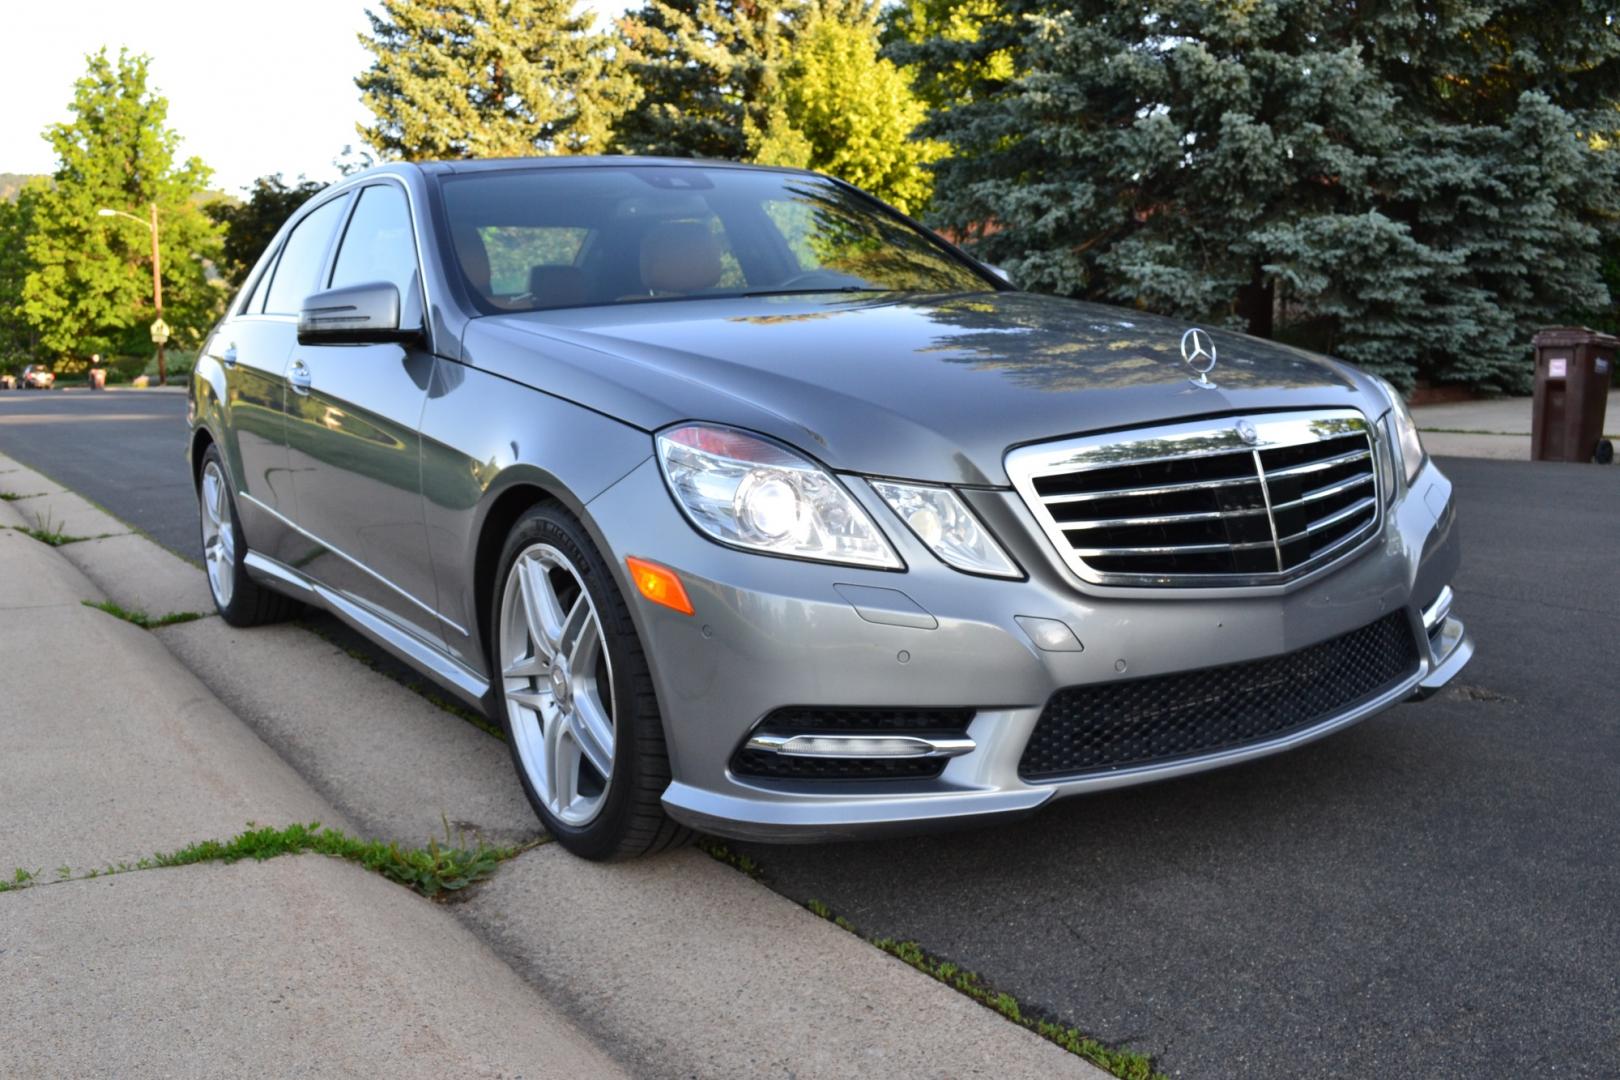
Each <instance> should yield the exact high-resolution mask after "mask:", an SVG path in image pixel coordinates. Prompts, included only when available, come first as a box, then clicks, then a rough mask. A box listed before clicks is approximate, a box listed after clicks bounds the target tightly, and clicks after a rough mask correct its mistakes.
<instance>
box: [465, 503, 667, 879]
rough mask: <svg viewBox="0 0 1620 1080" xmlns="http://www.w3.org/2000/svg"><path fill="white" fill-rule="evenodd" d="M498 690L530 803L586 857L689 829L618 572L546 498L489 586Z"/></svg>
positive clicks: (628, 850)
mask: <svg viewBox="0 0 1620 1080" xmlns="http://www.w3.org/2000/svg"><path fill="white" fill-rule="evenodd" d="M492 586H493V588H492V589H491V592H492V594H493V595H492V597H491V599H492V601H493V602H492V603H491V606H490V609H489V621H488V623H487V624H486V625H487V626H488V632H489V637H488V639H487V640H488V641H489V642H490V652H491V657H490V659H491V661H492V662H493V667H494V677H495V679H494V681H495V688H496V693H495V695H494V701H493V704H494V706H495V708H496V714H497V715H498V716H499V718H500V721H501V723H502V724H503V725H504V726H505V728H506V735H507V741H508V743H509V744H510V746H511V750H512V760H513V762H514V763H515V764H516V765H517V771H518V777H519V779H520V780H521V781H522V783H523V790H524V793H525V794H526V795H527V796H528V797H529V803H530V805H532V806H533V807H534V809H535V813H536V814H537V815H539V817H540V820H541V821H542V822H543V823H544V824H545V826H546V829H547V830H548V831H549V832H550V833H551V834H552V835H553V836H555V837H556V838H557V840H558V842H559V843H561V844H562V845H563V846H564V847H566V848H568V849H569V850H570V851H572V852H574V853H575V854H577V855H583V856H585V857H586V858H590V859H615V858H624V857H627V856H631V855H640V854H644V853H646V852H650V851H658V850H661V849H663V848H667V847H669V846H670V845H672V844H676V843H680V842H681V841H682V840H684V839H685V838H686V837H687V836H689V835H690V833H688V831H687V830H686V829H684V828H682V827H681V826H679V825H677V824H675V822H673V821H671V820H670V819H669V818H668V817H667V816H665V814H664V811H663V804H662V802H661V799H662V797H663V794H664V789H665V788H667V787H668V786H669V759H668V757H667V755H666V754H665V751H664V728H663V720H662V718H661V717H660V716H659V714H658V699H657V695H656V694H655V693H654V692H653V685H652V672H651V671H650V670H649V668H648V666H647V658H646V656H645V655H644V654H643V652H642V649H641V642H640V639H639V638H638V636H637V634H636V628H635V624H634V621H633V620H632V619H631V617H630V608H629V606H628V605H627V604H626V603H625V599H624V594H623V593H622V592H620V590H619V588H618V586H617V585H616V584H615V582H614V578H613V572H612V570H611V569H610V568H609V566H608V564H607V562H606V561H605V560H604V559H603V558H602V555H601V553H600V552H598V551H597V549H596V546H595V544H593V543H592V541H591V538H590V535H589V534H588V533H587V532H586V531H585V528H584V527H583V526H582V525H581V524H580V523H579V521H578V519H577V518H575V517H574V516H573V515H572V514H570V513H568V511H566V510H565V509H563V508H562V507H561V506H558V505H557V504H555V503H542V504H540V505H538V506H535V507H534V508H532V509H531V510H529V511H527V512H526V513H524V514H523V515H522V516H521V517H519V518H518V519H517V521H516V522H514V523H513V525H512V529H511V532H510V533H509V534H508V536H507V539H506V545H505V547H504V549H503V550H502V552H501V558H500V562H499V563H498V564H497V570H496V573H495V576H494V580H493V582H492Z"/></svg>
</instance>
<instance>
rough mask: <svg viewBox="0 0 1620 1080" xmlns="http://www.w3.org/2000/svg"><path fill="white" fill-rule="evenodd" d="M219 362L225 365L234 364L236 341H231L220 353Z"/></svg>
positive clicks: (231, 365)
mask: <svg viewBox="0 0 1620 1080" xmlns="http://www.w3.org/2000/svg"><path fill="white" fill-rule="evenodd" d="M219 362H220V363H222V364H224V365H225V366H226V367H235V366H236V342H234V341H233V342H231V343H230V344H229V345H227V346H226V347H225V351H224V352H223V353H222V354H220V358H219Z"/></svg>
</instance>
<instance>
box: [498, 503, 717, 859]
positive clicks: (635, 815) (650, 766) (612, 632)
mask: <svg viewBox="0 0 1620 1080" xmlns="http://www.w3.org/2000/svg"><path fill="white" fill-rule="evenodd" d="M536 544H545V545H549V546H550V547H552V548H554V549H556V550H557V551H558V552H561V553H562V554H563V555H565V556H566V557H567V558H568V560H569V561H570V562H572V563H573V565H574V567H576V568H578V570H579V572H580V576H581V578H582V583H583V586H584V588H585V590H586V591H587V592H588V593H589V594H590V600H591V603H592V604H593V606H594V607H595V609H596V615H597V619H598V621H599V623H600V626H601V638H602V644H603V646H604V648H605V649H606V651H607V655H608V658H609V661H610V665H611V667H610V670H611V673H612V678H611V693H612V701H613V709H612V712H613V730H614V740H613V773H612V778H611V780H610V782H609V783H608V784H607V786H606V792H605V795H604V797H603V802H602V806H601V809H600V810H599V811H598V812H597V814H596V816H595V817H594V818H593V819H592V820H591V821H590V822H588V823H587V824H584V825H579V826H575V825H570V824H567V823H565V822H563V821H561V820H559V819H558V818H557V817H556V816H555V815H553V814H552V813H551V811H550V810H548V809H547V807H546V805H545V803H544V801H543V799H542V798H541V796H540V795H539V794H538V793H537V792H536V790H535V788H534V786H533V784H532V783H531V782H530V778H529V775H528V771H527V769H526V768H525V765H524V762H523V759H522V757H521V756H520V754H519V750H518V739H517V734H516V732H514V730H513V719H512V717H513V713H514V711H515V710H514V709H512V708H510V707H508V704H507V698H506V680H505V679H503V678H502V677H501V673H500V665H501V658H500V655H501V636H500V634H501V620H502V618H503V613H504V612H503V596H504V595H505V591H506V584H507V580H508V578H509V577H510V575H511V573H512V567H513V564H514V563H515V562H516V561H517V559H518V557H519V555H521V554H522V553H523V552H525V551H526V550H529V549H531V548H532V547H533V546H534V545H536ZM492 588H493V590H494V595H493V597H492V598H491V602H490V605H489V612H490V614H489V625H488V626H487V627H486V632H487V634H488V637H487V638H486V641H487V642H488V648H489V657H490V665H491V671H492V673H493V679H492V682H493V685H494V687H495V694H494V696H493V705H494V709H495V711H496V713H497V715H496V717H494V719H496V720H497V722H499V723H500V725H501V727H502V729H503V730H504V731H505V732H506V742H507V748H508V749H509V750H510V751H511V754H512V763H513V766H514V767H515V768H516V770H517V774H518V781H519V782H520V783H521V784H522V785H523V793H524V795H525V796H527V797H528V800H529V805H530V806H532V807H533V808H534V812H535V814H536V816H538V817H539V818H540V821H541V822H542V823H543V824H544V825H545V827H546V830H547V831H548V832H549V833H551V835H552V836H553V837H555V838H556V840H557V842H558V843H560V844H562V846H563V847H565V848H567V849H568V850H569V851H571V852H573V853H574V854H575V855H579V856H581V857H583V858H586V859H592V860H597V861H605V860H617V859H628V858H634V857H636V856H638V855H647V854H652V853H655V852H659V851H664V850H667V849H669V848H672V847H676V846H678V845H681V844H684V843H686V842H688V841H689V840H690V839H691V838H692V835H693V834H692V832H691V830H689V829H687V828H685V827H684V826H681V825H679V824H677V823H676V822H675V821H673V820H671V819H670V818H669V816H668V815H666V814H665V813H664V808H663V804H662V802H661V798H662V796H663V793H664V789H665V788H667V787H668V786H669V782H670V770H669V755H668V753H667V752H666V750H665V746H664V726H663V718H662V717H661V715H660V714H659V711H658V698H657V695H656V693H655V692H654V689H653V682H652V672H651V671H650V669H649V668H648V666H647V658H646V653H645V652H644V651H643V650H642V647H641V639H640V638H639V637H638V636H637V634H636V630H635V625H634V623H633V622H632V621H631V618H630V609H629V607H628V606H627V605H626V603H625V599H624V596H623V594H622V593H621V592H620V591H619V587H618V585H617V584H616V583H615V582H614V580H613V575H612V572H611V571H610V570H609V569H608V566H607V564H606V562H605V561H604V560H603V559H602V556H601V554H600V553H599V552H598V551H597V550H596V545H595V544H593V543H592V542H591V539H590V536H589V535H588V534H587V533H586V532H585V529H584V527H583V526H581V525H580V523H579V522H578V521H577V520H576V519H575V518H574V516H573V515H572V514H570V513H568V512H567V511H566V510H565V509H563V508H562V507H560V506H558V505H556V504H553V503H544V504H541V505H539V506H536V507H534V508H532V509H530V510H529V511H528V512H527V513H525V514H524V515H523V516H522V517H520V518H519V519H518V520H517V522H516V523H515V524H514V525H513V526H512V530H511V532H510V533H508V534H507V538H506V544H505V545H504V546H503V547H502V549H501V555H500V562H499V564H498V566H497V569H496V573H495V574H494V575H493V585H492Z"/></svg>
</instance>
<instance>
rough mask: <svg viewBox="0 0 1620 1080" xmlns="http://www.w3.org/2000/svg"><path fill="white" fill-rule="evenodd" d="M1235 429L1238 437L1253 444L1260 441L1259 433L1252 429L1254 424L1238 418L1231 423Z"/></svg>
mask: <svg viewBox="0 0 1620 1080" xmlns="http://www.w3.org/2000/svg"><path fill="white" fill-rule="evenodd" d="M1233 426H1234V427H1235V428H1236V429H1237V433H1238V438H1240V439H1242V440H1243V441H1244V442H1246V443H1248V444H1249V445H1250V446H1253V445H1254V444H1255V443H1257V442H1259V441H1260V433H1259V432H1258V431H1256V430H1254V425H1253V424H1251V423H1249V422H1248V421H1247V420H1239V421H1238V422H1237V423H1236V424H1234V425H1233Z"/></svg>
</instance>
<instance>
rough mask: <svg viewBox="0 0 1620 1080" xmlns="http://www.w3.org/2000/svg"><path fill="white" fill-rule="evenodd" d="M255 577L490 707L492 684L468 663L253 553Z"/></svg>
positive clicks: (247, 561)
mask: <svg viewBox="0 0 1620 1080" xmlns="http://www.w3.org/2000/svg"><path fill="white" fill-rule="evenodd" d="M243 564H244V565H245V566H246V567H247V571H248V573H249V575H251V576H252V577H253V579H254V580H255V581H258V582H259V583H260V584H262V585H266V586H268V587H269V588H272V589H276V590H277V591H279V592H284V593H286V594H287V595H289V596H292V597H294V598H296V599H298V600H302V601H304V602H305V603H307V604H314V605H316V606H318V607H322V608H325V609H326V610H327V611H330V612H331V613H332V614H333V615H336V616H337V617H338V618H340V619H342V620H343V621H344V622H345V623H347V624H349V625H350V626H351V627H353V628H354V629H356V630H358V631H359V632H360V633H362V634H364V635H365V636H366V637H368V638H370V639H371V640H372V641H375V642H376V643H377V644H378V645H381V646H382V647H383V648H385V649H387V650H388V651H389V652H390V653H391V654H393V655H394V656H395V657H397V658H399V659H400V660H403V661H404V662H405V663H407V664H409V665H411V666H412V667H414V668H416V669H417V670H418V671H420V672H422V673H423V674H425V675H427V676H429V677H430V678H432V679H433V680H434V681H435V682H437V683H439V684H440V685H441V686H443V687H444V688H445V689H446V690H449V691H451V692H452V693H454V694H455V695H456V696H457V697H458V698H460V699H462V700H463V701H465V702H466V703H467V704H468V705H471V706H472V707H474V708H476V709H483V708H485V705H486V702H487V699H488V697H489V693H490V685H489V681H488V680H487V679H485V678H484V677H483V676H481V675H479V674H478V673H477V672H476V671H473V670H472V669H471V668H469V667H467V666H466V665H465V664H463V663H461V662H460V661H458V660H456V659H454V658H453V657H451V656H448V655H446V654H445V653H444V652H443V651H442V650H440V649H437V648H434V647H433V646H432V645H431V644H429V643H428V642H425V641H423V640H421V639H420V638H418V637H416V636H415V635H413V634H407V633H405V632H404V631H403V630H400V629H399V628H398V627H396V626H394V625H393V623H391V622H389V621H388V620H387V619H385V618H383V617H382V616H380V615H377V614H375V613H373V612H372V611H370V610H369V609H368V608H366V607H364V606H363V605H361V604H357V603H355V602H354V601H353V600H351V599H349V598H348V597H346V596H344V595H342V594H341V593H337V592H334V591H332V590H331V589H328V588H326V587H325V586H324V585H321V584H320V583H318V582H315V581H311V580H310V579H309V578H307V577H305V576H304V575H303V574H300V573H299V572H298V571H296V570H294V569H293V568H292V567H290V566H287V565H286V564H284V563H280V562H277V561H276V560H275V559H272V558H269V557H268V556H265V555H261V554H259V553H258V552H257V551H249V552H248V553H247V556H246V557H245V558H244V559H243Z"/></svg>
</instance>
